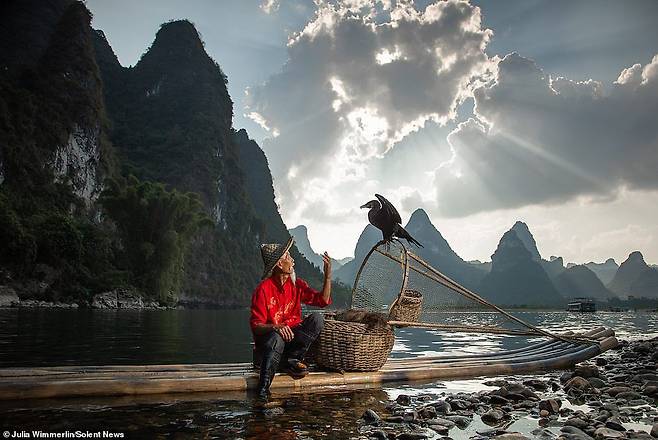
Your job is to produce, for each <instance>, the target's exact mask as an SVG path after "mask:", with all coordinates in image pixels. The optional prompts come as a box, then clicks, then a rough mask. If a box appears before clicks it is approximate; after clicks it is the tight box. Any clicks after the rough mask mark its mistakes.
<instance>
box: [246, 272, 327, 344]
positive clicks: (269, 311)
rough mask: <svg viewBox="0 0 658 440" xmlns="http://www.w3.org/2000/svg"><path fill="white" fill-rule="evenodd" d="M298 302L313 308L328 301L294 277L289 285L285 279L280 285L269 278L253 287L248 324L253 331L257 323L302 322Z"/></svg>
mask: <svg viewBox="0 0 658 440" xmlns="http://www.w3.org/2000/svg"><path fill="white" fill-rule="evenodd" d="M302 303H304V304H308V305H310V306H316V307H326V306H328V305H329V304H331V297H330V298H329V301H325V300H324V298H323V297H322V292H318V291H317V290H315V289H313V288H312V287H310V286H309V285H308V284H307V283H306V281H304V280H302V279H300V278H297V282H296V283H295V284H294V285H293V284H292V280H291V279H290V278H288V280H287V281H286V282H285V283H284V284H283V287H282V286H279V283H278V282H276V281H275V280H274V277H269V278H267V279H265V280H263V281H261V283H260V284H259V285H258V286H256V289H255V290H254V293H253V294H252V296H251V318H250V319H249V324H250V325H251V330H252V332H253V330H254V327H255V326H256V325H257V324H285V325H287V326H288V327H294V326H296V325H299V324H300V323H301V322H302Z"/></svg>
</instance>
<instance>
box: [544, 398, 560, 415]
mask: <svg viewBox="0 0 658 440" xmlns="http://www.w3.org/2000/svg"><path fill="white" fill-rule="evenodd" d="M561 406H562V401H561V400H559V399H546V400H542V401H541V402H539V410H540V411H541V410H545V411H547V412H548V413H549V414H557V412H558V411H560V407H561Z"/></svg>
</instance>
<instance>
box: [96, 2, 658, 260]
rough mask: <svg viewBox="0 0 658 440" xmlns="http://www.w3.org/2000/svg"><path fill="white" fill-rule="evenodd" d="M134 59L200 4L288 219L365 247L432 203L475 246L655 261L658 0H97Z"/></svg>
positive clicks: (333, 245)
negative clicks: (519, 244)
mask: <svg viewBox="0 0 658 440" xmlns="http://www.w3.org/2000/svg"><path fill="white" fill-rule="evenodd" d="M86 4H87V7H88V8H89V9H90V10H91V12H92V14H93V16H94V18H93V22H92V25H93V26H94V27H95V28H98V29H102V30H103V31H104V32H105V34H106V36H107V38H108V41H109V42H110V44H111V46H112V48H113V49H114V51H115V53H116V54H117V56H118V57H119V60H120V62H121V63H122V64H123V65H124V66H130V65H134V64H135V63H137V62H138V61H139V58H140V56H141V54H143V53H144V52H145V51H146V50H147V49H148V47H149V46H150V44H151V43H152V41H153V39H154V37H155V33H156V31H157V29H158V28H159V26H160V24H162V23H164V22H167V21H169V20H172V19H183V18H185V19H189V20H190V21H192V22H193V23H194V24H195V25H196V27H197V29H198V30H199V32H200V34H201V37H202V39H203V40H204V42H205V48H206V51H207V52H208V54H209V55H210V56H211V57H212V58H213V59H215V60H216V61H217V62H218V63H219V65H220V66H221V68H222V70H223V71H224V72H225V73H226V74H227V76H228V79H229V84H228V87H229V93H230V94H231V97H232V99H233V101H234V114H235V117H234V121H233V124H234V127H235V128H236V129H240V128H245V129H246V130H247V132H248V133H249V135H250V137H251V138H253V139H254V140H256V141H257V142H258V144H259V145H260V146H261V147H262V148H263V150H264V151H265V154H266V155H267V158H268V161H269V164H270V168H271V171H272V175H273V179H274V186H275V192H276V197H277V203H278V205H279V207H280V210H281V214H282V217H283V219H284V221H285V222H286V224H287V225H288V227H290V228H292V227H295V226H297V225H299V224H304V225H306V226H307V228H308V231H309V238H310V241H311V245H312V246H313V248H314V249H315V251H316V252H322V251H325V250H326V251H328V252H329V253H330V255H332V256H334V257H336V258H342V257H346V256H351V255H353V250H354V245H355V243H356V240H357V238H358V236H359V234H360V232H361V231H362V230H363V228H364V227H365V225H366V224H367V218H366V211H365V210H360V209H359V206H360V205H362V204H364V203H365V202H367V201H368V200H371V199H373V198H374V197H373V195H374V194H375V193H379V194H383V195H384V196H386V197H387V198H388V199H389V200H390V201H391V202H393V204H394V205H395V206H397V208H398V210H399V211H400V214H401V216H402V220H403V224H404V223H406V221H407V220H408V218H409V216H410V215H411V213H412V212H413V211H414V210H415V209H418V208H422V209H424V210H425V211H427V213H428V215H429V216H430V218H431V220H432V222H433V224H434V225H435V226H436V228H437V229H438V230H439V231H440V232H441V233H442V234H443V236H444V237H445V238H446V240H447V241H448V243H449V244H450V245H451V247H452V248H453V249H454V250H455V251H456V252H457V253H458V254H459V255H460V256H461V257H462V258H464V259H465V260H475V259H478V260H481V261H489V260H490V257H491V254H492V253H493V252H494V251H495V249H496V246H497V244H498V241H499V240H500V238H501V236H502V235H503V233H504V232H505V231H506V230H508V229H509V228H510V227H511V226H512V225H513V224H514V222H515V221H517V220H521V221H524V222H525V223H527V224H528V226H529V228H530V230H531V232H532V233H533V235H534V237H535V240H536V241H537V245H538V248H539V251H540V253H541V254H542V256H543V257H544V258H549V257H550V256H552V255H555V256H561V257H563V258H564V259H565V262H576V263H585V262H589V261H596V262H601V261H605V260H606V259H607V258H611V257H612V258H615V260H616V261H617V262H618V263H620V262H622V261H624V260H625V259H626V257H627V256H628V254H629V253H631V252H632V251H635V250H639V251H641V252H642V253H643V254H644V256H645V259H646V260H647V261H648V262H650V263H656V262H658V221H656V219H657V218H658V171H657V170H658V123H657V122H658V118H657V117H656V115H657V114H658V2H656V1H653V0H634V1H622V0H619V1H610V0H591V1H590V0H581V1H578V2H574V1H571V0H543V1H539V0H496V1H484V0H479V1H478V0H471V1H470V2H466V1H453V0H448V1H436V0H434V1H428V0H423V1H420V0H418V1H415V2H414V1H410V0H409V1H394V0H331V1H327V0H315V1H312V0H278V1H277V0H187V1H184V2H183V1H180V0H142V1H140V2H134V1H132V0H130V1H128V0H113V1H108V0H87V1H86Z"/></svg>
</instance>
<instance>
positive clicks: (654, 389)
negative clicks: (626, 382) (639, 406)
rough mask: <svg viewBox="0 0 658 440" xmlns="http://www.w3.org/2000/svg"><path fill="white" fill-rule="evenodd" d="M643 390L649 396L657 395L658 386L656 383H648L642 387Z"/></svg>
mask: <svg viewBox="0 0 658 440" xmlns="http://www.w3.org/2000/svg"><path fill="white" fill-rule="evenodd" d="M642 392H643V393H644V394H646V395H647V396H655V395H656V394H658V387H657V386H655V385H648V386H645V387H644V388H643V389H642Z"/></svg>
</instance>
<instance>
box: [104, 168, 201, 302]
mask: <svg viewBox="0 0 658 440" xmlns="http://www.w3.org/2000/svg"><path fill="white" fill-rule="evenodd" d="M101 203H102V205H103V207H104V208H105V211H106V212H107V214H108V215H109V217H110V218H111V219H112V220H113V221H114V222H115V223H116V225H117V228H118V229H119V232H120V234H121V236H122V239H123V245H124V257H125V260H126V264H127V266H128V267H129V268H130V270H131V272H132V274H133V276H134V281H135V283H136V284H137V285H138V286H139V287H141V288H142V289H144V290H145V291H146V292H147V293H149V294H152V295H154V296H156V297H157V298H158V300H159V301H160V302H161V303H164V304H173V303H175V302H176V300H177V295H178V291H179V289H180V285H181V278H182V275H183V263H184V257H185V250H186V248H187V246H188V244H189V243H190V241H191V240H192V238H193V236H194V235H195V233H196V232H197V231H198V230H199V229H200V228H201V227H204V226H210V225H212V224H213V223H212V220H211V219H210V218H209V217H208V216H207V215H206V214H205V212H204V210H203V204H202V203H201V200H200V198H199V195H198V194H195V193H191V192H188V193H182V192H179V191H178V190H176V189H173V190H171V191H169V190H167V188H166V187H165V185H164V184H162V183H155V182H148V181H146V182H143V181H140V180H138V179H137V178H136V177H134V176H132V175H131V176H130V177H129V178H128V179H127V180H109V181H108V184H107V189H106V190H105V191H104V192H103V193H102V194H101Z"/></svg>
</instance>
